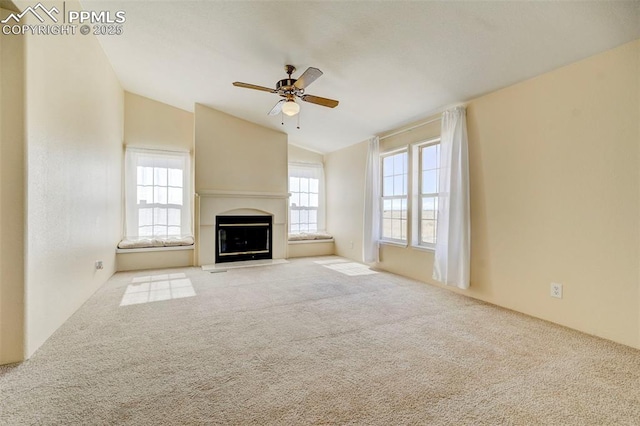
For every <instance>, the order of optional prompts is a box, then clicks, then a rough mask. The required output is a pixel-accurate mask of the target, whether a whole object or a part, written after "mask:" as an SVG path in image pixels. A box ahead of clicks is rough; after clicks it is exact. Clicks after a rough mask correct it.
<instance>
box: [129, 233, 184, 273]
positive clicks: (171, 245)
mask: <svg viewBox="0 0 640 426" xmlns="http://www.w3.org/2000/svg"><path fill="white" fill-rule="evenodd" d="M194 249H195V244H194V240H193V237H185V238H170V239H139V240H122V241H120V244H118V248H116V268H117V270H118V271H139V270H143V269H159V268H176V267H183V266H193V258H194Z"/></svg>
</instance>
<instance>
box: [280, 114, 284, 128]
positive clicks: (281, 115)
mask: <svg viewBox="0 0 640 426" xmlns="http://www.w3.org/2000/svg"><path fill="white" fill-rule="evenodd" d="M280 121H281V123H280V124H282V125H283V126H284V112H280Z"/></svg>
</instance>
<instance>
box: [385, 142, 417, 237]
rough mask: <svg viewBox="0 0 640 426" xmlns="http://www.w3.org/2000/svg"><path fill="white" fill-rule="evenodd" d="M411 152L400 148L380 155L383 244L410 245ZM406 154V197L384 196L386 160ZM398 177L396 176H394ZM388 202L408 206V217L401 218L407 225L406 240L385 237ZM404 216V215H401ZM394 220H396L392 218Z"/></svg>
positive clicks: (407, 148)
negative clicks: (386, 206) (385, 205)
mask: <svg viewBox="0 0 640 426" xmlns="http://www.w3.org/2000/svg"><path fill="white" fill-rule="evenodd" d="M410 152H411V151H410V150H409V147H402V148H398V149H394V150H390V151H386V152H384V153H381V154H380V182H379V185H380V203H379V208H380V241H381V242H383V243H391V244H397V245H402V246H405V247H406V246H407V245H408V243H409V232H410V225H409V223H410V221H411V216H410V212H411V205H410V197H409V194H410V193H411V182H410V179H411V154H410ZM403 153H404V154H406V156H407V157H406V163H405V173H404V175H405V177H406V191H405V195H388V196H385V195H384V178H385V175H384V159H385V158H387V157H392V156H395V155H398V154H403ZM393 176H396V175H393ZM386 200H390V201H391V202H392V203H393V200H401V203H402V200H404V201H405V205H406V209H405V211H406V217H405V218H404V219H403V218H402V216H401V217H400V219H399V220H400V221H401V225H402V221H404V225H405V229H404V235H405V238H404V239H402V238H393V237H385V235H384V220H385V217H384V211H385V210H384V202H385V201H386ZM400 211H401V212H402V207H401V209H400ZM401 215H402V213H401ZM391 219H392V220H393V219H394V218H391ZM402 234H403V232H402V230H401V231H400V235H401V236H402Z"/></svg>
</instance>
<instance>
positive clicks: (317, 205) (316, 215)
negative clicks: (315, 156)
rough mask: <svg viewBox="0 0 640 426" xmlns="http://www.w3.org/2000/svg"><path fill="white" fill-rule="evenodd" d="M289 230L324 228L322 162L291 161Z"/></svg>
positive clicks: (319, 229) (310, 230)
mask: <svg viewBox="0 0 640 426" xmlns="http://www.w3.org/2000/svg"><path fill="white" fill-rule="evenodd" d="M289 193H290V197H289V232H290V233H292V234H299V233H303V232H318V231H323V230H324V171H323V167H322V164H304V163H289Z"/></svg>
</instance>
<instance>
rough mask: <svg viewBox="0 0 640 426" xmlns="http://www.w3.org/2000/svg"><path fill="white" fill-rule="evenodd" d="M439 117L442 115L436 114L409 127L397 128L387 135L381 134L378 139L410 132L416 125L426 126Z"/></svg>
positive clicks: (438, 119) (439, 118)
mask: <svg viewBox="0 0 640 426" xmlns="http://www.w3.org/2000/svg"><path fill="white" fill-rule="evenodd" d="M441 119H442V117H440V116H438V117H435V118H432V119H431V120H427V121H423V122H422V123H419V124H415V125H413V126H411V127H407V128H406V129H401V130H398V131H396V132H393V133H390V134H388V135H384V136H381V137H380V138H379V139H380V140H383V139H387V138H390V137H392V136H397V135H400V134H402V133H406V132H410V131H411V130H414V129H417V128H418V127H422V126H426V125H427V124H431V123H435V122H436V121H440V120H441Z"/></svg>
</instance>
